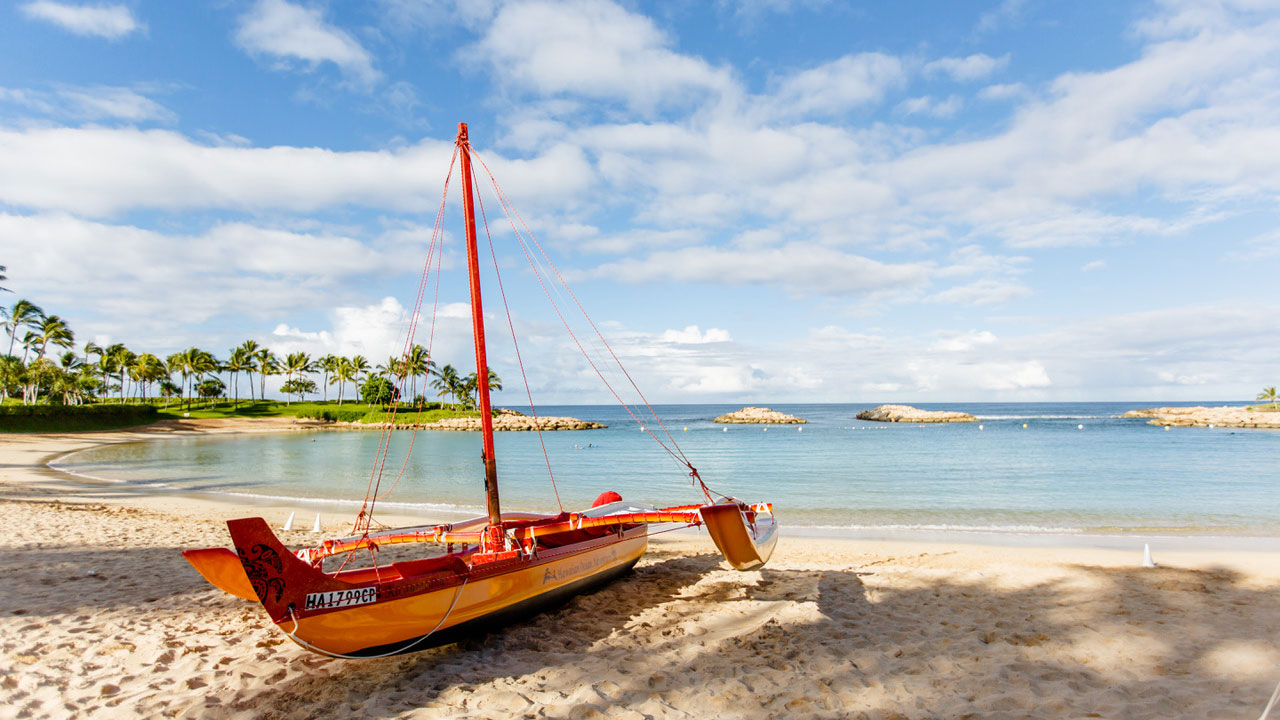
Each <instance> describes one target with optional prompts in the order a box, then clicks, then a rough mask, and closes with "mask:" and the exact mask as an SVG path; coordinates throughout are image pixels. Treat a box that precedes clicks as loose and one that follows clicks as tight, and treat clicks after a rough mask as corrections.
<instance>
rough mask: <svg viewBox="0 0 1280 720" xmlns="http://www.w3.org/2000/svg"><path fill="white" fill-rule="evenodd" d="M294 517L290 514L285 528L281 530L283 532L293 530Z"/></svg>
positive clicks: (285, 522)
mask: <svg viewBox="0 0 1280 720" xmlns="http://www.w3.org/2000/svg"><path fill="white" fill-rule="evenodd" d="M293 515H294V514H293V513H289V519H288V520H285V521H284V527H282V528H280V529H281V530H292V529H293Z"/></svg>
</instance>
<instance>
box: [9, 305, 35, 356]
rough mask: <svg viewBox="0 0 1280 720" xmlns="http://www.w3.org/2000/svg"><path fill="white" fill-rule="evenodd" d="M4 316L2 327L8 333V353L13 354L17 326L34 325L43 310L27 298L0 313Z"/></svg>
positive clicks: (28, 326)
mask: <svg viewBox="0 0 1280 720" xmlns="http://www.w3.org/2000/svg"><path fill="white" fill-rule="evenodd" d="M0 314H2V315H3V317H4V329H5V332H7V333H9V354H10V355H12V354H13V341H14V340H15V339H16V338H17V337H18V328H21V327H27V328H32V327H35V326H36V324H38V323H39V322H40V320H42V319H44V311H43V310H41V309H40V308H39V307H37V306H36V305H33V304H32V303H31V302H29V301H27V300H19V301H17V302H15V303H14V304H13V307H12V308H6V309H4V311H3V313H0Z"/></svg>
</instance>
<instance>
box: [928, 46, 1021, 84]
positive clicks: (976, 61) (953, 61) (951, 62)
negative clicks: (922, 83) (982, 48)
mask: <svg viewBox="0 0 1280 720" xmlns="http://www.w3.org/2000/svg"><path fill="white" fill-rule="evenodd" d="M1008 64H1009V56H1008V54H1005V55H1002V56H1000V57H998V58H993V57H991V56H990V55H987V54H986V53H976V54H973V55H969V56H967V57H945V58H939V59H937V60H934V61H932V62H927V63H925V65H924V73H925V74H926V75H949V76H950V77H951V79H953V80H957V81H960V82H970V81H973V80H980V79H982V78H985V77H987V76H988V75H990V74H991V73H993V72H995V71H997V70H1000V69H1002V68H1004V67H1005V66H1007V65H1008Z"/></svg>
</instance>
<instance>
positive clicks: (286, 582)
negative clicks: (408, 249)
mask: <svg viewBox="0 0 1280 720" xmlns="http://www.w3.org/2000/svg"><path fill="white" fill-rule="evenodd" d="M473 152H474V151H473V150H472V148H471V144H470V142H469V141H468V137H467V126H466V124H465V123H462V124H459V126H458V136H457V140H456V142H455V150H454V159H455V162H456V161H458V160H459V159H460V163H459V164H460V166H461V182H462V205H463V214H464V217H465V224H466V246H467V265H468V271H469V274H470V288H471V312H472V325H473V329H474V341H475V352H476V374H477V381H478V382H477V391H478V400H479V406H480V419H481V433H482V438H483V454H482V456H481V458H482V463H483V467H484V485H485V491H486V505H487V509H488V514H487V515H485V516H482V517H477V518H475V519H472V520H468V521H465V522H459V523H448V524H440V525H424V526H416V527H402V528H375V525H374V522H373V509H374V506H375V503H376V501H377V500H378V499H379V498H381V497H384V496H385V494H379V488H380V483H381V479H382V467H383V466H384V464H385V453H386V451H387V447H388V446H389V439H390V433H391V432H392V430H391V429H390V428H391V427H393V426H394V422H391V423H388V424H387V425H388V428H387V429H385V430H384V431H383V433H384V437H383V442H382V443H381V446H380V449H379V457H378V458H377V459H375V463H374V471H373V473H371V477H370V490H369V491H366V495H365V503H364V505H363V507H362V508H361V510H360V512H359V514H358V515H357V517H356V521H355V524H354V526H353V529H352V533H351V535H350V536H348V537H344V538H339V539H330V540H325V541H324V542H322V543H321V544H319V545H317V546H314V547H306V548H302V549H300V550H297V551H291V550H289V549H288V548H286V547H285V546H284V544H283V543H282V542H281V541H280V540H279V538H278V537H277V536H276V534H275V533H274V532H273V531H272V530H271V528H270V527H269V526H268V525H267V523H266V522H265V521H264V520H263V519H262V518H244V519H239V520H231V521H229V522H228V523H227V528H228V530H229V531H230V533H231V542H232V544H233V546H234V548H235V549H234V551H233V550H230V549H227V548H208V549H200V550H186V551H184V552H183V555H184V556H185V557H186V559H187V560H188V561H189V562H190V563H191V564H192V565H193V566H194V567H195V568H196V569H197V570H198V571H199V572H200V574H201V575H203V576H204V578H205V579H206V580H208V581H209V582H210V583H211V584H213V585H215V586H217V587H218V588H221V589H222V590H225V591H226V592H228V593H231V594H232V595H236V596H238V597H241V598H244V599H246V600H250V601H256V602H259V603H261V604H262V607H263V608H264V609H265V610H266V612H267V615H268V616H269V617H270V618H271V621H272V622H273V623H275V625H276V626H277V627H278V628H279V629H280V630H281V631H282V632H283V633H284V634H285V635H286V636H288V637H289V639H291V640H293V641H294V642H296V643H297V644H298V645H300V646H302V647H304V648H307V649H308V650H312V651H314V652H317V653H320V654H323V655H328V656H332V657H340V658H374V657H385V656H388V655H394V654H397V653H404V652H411V651H415V650H422V649H425V648H429V647H434V646H438V645H443V644H446V643H450V642H456V641H458V640H460V639H463V638H466V637H469V636H472V635H474V634H478V633H481V632H484V631H486V630H488V629H492V628H494V627H496V626H500V625H502V624H505V623H509V622H511V621H512V620H515V619H517V618H519V617H523V616H526V615H528V614H530V613H532V612H534V611H536V610H538V609H541V608H544V607H547V606H549V605H552V604H555V603H558V602H561V601H563V600H565V599H567V598H568V597H570V596H572V595H574V594H576V593H580V592H583V591H585V590H587V589H589V588H592V587H595V586H598V585H600V584H602V583H605V582H608V581H610V580H612V579H614V578H616V577H618V576H620V575H622V574H624V573H626V572H627V571H629V570H630V569H631V568H632V567H633V566H634V565H635V564H636V562H637V561H639V559H640V557H641V556H642V555H643V554H644V553H645V550H646V549H647V547H648V539H649V536H650V534H652V533H651V531H650V526H651V525H656V524H663V523H668V524H669V523H675V524H679V525H684V526H703V527H705V528H706V530H707V532H708V534H709V535H710V536H711V539H712V540H713V541H714V542H715V545H716V547H717V548H718V549H719V550H720V552H721V554H722V555H723V556H724V557H725V559H726V560H727V561H728V562H729V564H730V565H731V566H732V567H734V568H736V569H738V570H752V569H755V568H759V567H760V566H762V565H764V564H765V562H767V561H768V559H769V556H770V555H771V554H772V552H773V548H774V545H775V544H776V542H777V538H778V533H777V524H776V522H775V520H774V516H773V507H772V506H771V505H770V504H768V503H754V504H753V503H746V502H742V501H740V500H736V499H734V498H731V497H728V496H725V495H720V494H717V493H713V492H712V491H711V490H710V489H709V488H708V487H707V485H706V484H705V483H704V482H703V481H702V479H701V477H700V476H699V475H698V471H697V470H696V469H695V468H694V467H693V465H692V464H690V463H689V462H688V460H687V458H686V457H685V456H684V453H683V452H682V451H680V449H679V446H678V445H676V443H675V440H674V438H673V437H671V435H670V433H668V432H666V429H665V426H664V425H663V424H662V421H661V419H660V418H658V417H657V414H656V413H654V412H653V408H652V406H650V405H649V404H648V402H647V401H645V403H644V404H645V406H646V407H648V409H649V412H650V413H652V417H653V418H654V419H655V420H656V421H657V422H656V426H657V427H658V428H660V431H661V432H663V433H665V435H666V437H667V441H668V442H664V441H663V440H662V439H660V438H658V437H657V435H656V434H655V433H654V431H653V430H652V424H649V426H646V423H643V422H640V419H639V418H638V417H636V415H635V413H633V412H632V410H631V408H630V407H629V406H627V405H626V404H625V403H623V406H624V407H627V409H628V412H629V413H631V414H632V417H633V418H634V419H636V421H637V422H638V423H640V426H641V428H642V429H644V430H645V431H646V432H648V433H649V434H650V435H651V436H653V438H654V439H655V440H657V442H658V444H659V445H661V446H662V447H663V448H664V449H666V450H667V452H668V453H670V454H671V455H672V457H673V458H676V459H677V460H678V461H679V462H680V463H682V464H684V465H685V466H686V468H687V469H688V471H689V475H690V477H691V478H692V479H693V482H694V486H695V487H696V488H698V489H699V490H700V491H701V493H702V495H703V497H705V499H706V503H705V504H695V505H680V506H675V507H666V508H657V507H654V506H651V505H644V504H640V503H634V502H627V501H625V500H623V499H622V498H621V497H620V496H619V495H618V494H617V493H614V492H612V491H609V492H604V493H602V494H601V495H600V496H599V498H597V500H596V501H595V503H594V504H593V506H592V507H591V508H589V509H585V510H582V511H580V512H566V511H563V510H561V511H560V512H557V513H546V514H537V513H516V512H506V513H504V512H502V511H501V509H500V505H499V496H498V476H497V464H496V456H495V454H494V441H493V417H492V412H491V408H490V403H489V382H488V364H487V358H486V353H485V342H484V337H485V335H484V316H483V312H482V307H483V305H482V302H481V292H480V274H479V253H478V246H477V242H476V223H475V210H474V205H473V178H472V172H471V161H472V156H473ZM476 159H477V160H479V158H478V157H477V158H476ZM481 164H482V165H483V162H482V163H481ZM452 166H453V163H452V162H451V164H450V173H449V176H447V177H446V181H445V197H447V193H448V185H449V179H448V178H449V177H451V176H452ZM485 170H486V172H488V168H487V167H485ZM488 174H489V177H490V179H491V180H492V179H493V175H492V173H488ZM494 189H495V191H496V193H497V196H498V198H499V200H500V201H501V202H502V204H503V207H504V209H506V210H507V212H508V217H511V215H512V214H513V211H512V210H511V209H510V207H509V205H508V202H507V200H506V197H505V195H504V194H503V193H502V191H501V188H499V187H498V186H497V183H496V181H495V182H494ZM445 197H442V198H441V206H440V215H442V214H443V211H444V206H445ZM517 217H518V216H517ZM512 228H513V229H515V228H516V223H515V222H514V221H513V222H512ZM439 230H440V216H439V215H438V216H437V221H436V229H435V233H434V234H433V238H432V244H431V250H430V251H429V253H428V258H427V264H426V267H425V268H424V272H423V286H424V287H425V284H426V281H427V275H428V273H429V271H430V269H431V265H432V259H433V257H434V258H435V260H436V263H437V269H438V263H439V257H440V256H439V252H438V240H439V234H440V233H439ZM526 232H527V228H526ZM516 236H517V239H519V241H520V246H521V248H522V249H524V250H525V253H526V256H527V257H528V256H529V253H530V249H529V247H528V245H527V244H526V242H525V240H524V238H523V236H521V234H520V232H519V231H518V230H517V231H516ZM529 239H530V240H532V242H533V243H535V244H536V242H537V241H536V240H534V239H533V238H532V234H531V233H529ZM490 243H492V240H490ZM537 249H538V251H539V252H541V246H540V245H539V246H537ZM542 257H543V259H544V261H545V262H546V264H547V265H550V266H551V268H552V269H553V270H554V265H551V262H550V259H549V258H547V257H546V255H545V253H542ZM531 264H533V263H532V260H531ZM496 270H497V268H496V263H495V272H496ZM535 272H538V270H537V268H536V267H535ZM555 275H556V277H557V278H558V277H559V273H558V272H556V273H555ZM498 281H499V283H501V278H500V277H499V280H498ZM570 292H572V291H570ZM422 295H423V293H422V289H421V288H420V290H419V294H418V297H419V300H418V307H415V313H414V316H413V317H415V318H416V317H417V311H418V309H419V308H420V306H421V298H422ZM548 298H549V299H551V296H550V294H548ZM552 302H553V303H554V299H552ZM575 302H576V299H575ZM504 304H505V299H504ZM579 308H580V306H579ZM557 312H559V310H558V309H557ZM584 314H585V312H584ZM562 318H563V316H562ZM588 321H589V318H588ZM433 322H434V319H433ZM591 325H592V328H593V329H594V328H595V325H594V323H592V324H591ZM413 327H414V326H411V328H410V332H409V338H408V340H407V341H406V343H405V348H406V352H407V350H408V348H410V347H411V346H412V338H413ZM566 329H569V332H570V334H572V333H573V331H572V329H571V328H569V326H568V324H567V323H566ZM597 336H599V333H598V331H597ZM574 339H575V341H576V340H577V338H576V336H575V338H574ZM599 339H600V341H601V342H602V343H604V344H605V347H608V345H607V343H605V341H604V338H603V337H602V336H599ZM579 346H580V347H581V343H579ZM517 348H518V346H517ZM584 353H585V351H584ZM517 354H518V350H517ZM609 354H610V355H613V358H614V360H615V361H616V360H617V357H616V355H614V354H613V353H612V351H610V353H609ZM619 365H620V364H619ZM593 367H594V363H593ZM522 372H523V368H522ZM624 372H625V370H624ZM597 373H599V371H597ZM628 377H629V376H628ZM400 380H401V382H402V383H403V380H404V376H403V375H401V376H400ZM601 380H602V381H604V382H605V384H606V385H608V381H607V380H606V379H605V378H604V376H603V375H601ZM526 385H527V383H526ZM633 387H634V384H633ZM610 390H613V388H612V387H611V386H610ZM636 391H637V392H639V389H638V388H636ZM614 395H615V397H616V396H617V395H618V394H617V392H614ZM641 398H642V399H643V395H642V394H641ZM530 406H531V407H532V402H530ZM391 412H392V414H393V415H392V417H393V419H394V410H393V411H391ZM535 419H536V412H535ZM397 480H398V479H397ZM552 480H553V482H554V477H553V479H552ZM388 492H389V491H388ZM396 546H402V547H401V548H399V549H406V548H412V547H414V546H418V547H422V548H423V549H424V552H423V554H424V555H425V556H424V557H419V558H415V559H405V560H399V561H392V562H387V563H382V564H379V562H378V552H379V551H380V550H381V549H391V548H393V547H396ZM326 560H329V561H330V564H335V563H336V564H339V567H337V568H335V569H333V570H326V569H325V561H326ZM348 566H351V567H348Z"/></svg>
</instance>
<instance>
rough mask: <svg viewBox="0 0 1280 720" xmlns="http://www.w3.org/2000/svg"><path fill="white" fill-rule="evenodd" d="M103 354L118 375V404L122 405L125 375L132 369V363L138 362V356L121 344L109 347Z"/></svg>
mask: <svg viewBox="0 0 1280 720" xmlns="http://www.w3.org/2000/svg"><path fill="white" fill-rule="evenodd" d="M103 352H104V353H106V354H107V355H109V356H110V357H111V362H112V364H113V365H114V367H115V371H116V372H118V373H120V402H122V403H123V402H124V388H125V385H124V379H125V374H126V373H128V372H129V370H131V369H132V368H133V365H134V363H136V362H137V361H138V356H137V355H136V354H134V352H133V351H132V350H130V349H129V348H127V347H125V346H124V345H123V344H122V343H115V344H114V345H109V346H107V349H106V350H104V351H103Z"/></svg>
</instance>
